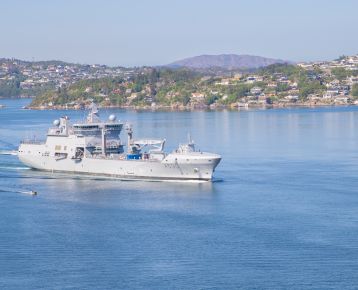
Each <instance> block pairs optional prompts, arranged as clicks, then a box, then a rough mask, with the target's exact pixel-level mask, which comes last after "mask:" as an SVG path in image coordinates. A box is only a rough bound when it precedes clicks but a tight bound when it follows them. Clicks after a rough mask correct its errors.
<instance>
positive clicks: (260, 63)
mask: <svg viewBox="0 0 358 290" xmlns="http://www.w3.org/2000/svg"><path fill="white" fill-rule="evenodd" d="M275 63H291V62H289V61H285V60H282V59H274V58H267V57H262V56H255V55H238V54H220V55H200V56H194V57H189V58H185V59H182V60H178V61H175V62H173V63H170V64H168V65H166V66H168V67H187V68H193V69H207V68H213V67H218V68H225V69H255V68H260V67H265V66H268V65H271V64H275Z"/></svg>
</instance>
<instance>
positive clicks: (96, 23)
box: [0, 0, 358, 66]
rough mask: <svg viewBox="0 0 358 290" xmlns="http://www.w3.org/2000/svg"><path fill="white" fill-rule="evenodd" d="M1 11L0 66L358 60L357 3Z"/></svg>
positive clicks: (189, 3) (84, 5)
mask: <svg viewBox="0 0 358 290" xmlns="http://www.w3.org/2000/svg"><path fill="white" fill-rule="evenodd" d="M0 11H1V17H0V31H1V33H0V58H1V57H6V58H11V57H14V58H19V59H24V60H36V61H37V60H54V59H55V60H63V61H68V62H74V63H86V64H106V65H111V66H117V65H119V66H142V65H163V64H168V63H171V62H173V61H176V60H179V59H182V58H186V57H191V56H196V55H202V54H226V53H234V54H250V55H260V56H265V57H273V58H280V59H285V60H290V61H313V60H331V59H335V58H337V57H338V56H340V55H352V54H357V53H358V37H357V30H358V17H357V11H358V1H357V0H325V1H323V0H266V1H265V0H246V1H244V0H236V1H235V0H217V1H214V0H206V1H204V0H178V1H174V0H172V1H171V0H147V1H144V0H142V1H140V0H127V1H124V0H117V1H115V0H102V1H100V0H97V1H94V0H93V1H92V0H51V1H49V0H31V1H30V0H22V1H21V0H2V1H1V2H0Z"/></svg>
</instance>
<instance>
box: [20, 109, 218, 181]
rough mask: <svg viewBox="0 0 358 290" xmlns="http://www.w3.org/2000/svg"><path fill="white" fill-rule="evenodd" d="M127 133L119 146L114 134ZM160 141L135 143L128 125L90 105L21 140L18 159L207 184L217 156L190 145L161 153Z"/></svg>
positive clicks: (55, 167)
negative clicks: (78, 118)
mask: <svg viewBox="0 0 358 290" xmlns="http://www.w3.org/2000/svg"><path fill="white" fill-rule="evenodd" d="M122 129H124V130H125V131H126V133H127V138H124V139H127V140H126V141H124V142H122V141H121V139H120V133H121V131H122ZM164 144H165V139H135V138H134V137H133V128H132V125H131V124H130V123H126V122H121V121H119V120H118V121H117V118H116V116H115V115H113V114H111V115H110V116H109V118H108V120H107V121H101V119H100V117H99V111H98V108H97V106H96V105H95V104H92V106H91V110H90V112H89V114H88V116H87V118H86V119H85V120H84V121H82V122H79V123H74V124H71V123H70V120H69V118H68V117H67V116H64V117H61V118H60V119H58V120H55V121H54V122H53V126H52V127H50V128H49V130H48V133H47V138H46V140H45V141H38V140H24V141H22V142H21V144H20V146H19V148H18V154H17V155H18V158H19V159H20V161H22V162H23V163H24V164H25V165H27V166H29V167H31V168H33V169H38V170H46V171H52V172H71V173H83V174H93V175H103V176H110V177H115V178H119V179H154V180H196V181H201V180H203V181H210V180H212V178H213V173H214V170H215V168H216V166H217V165H218V164H219V162H220V160H221V156H220V155H218V154H214V153H207V152H201V151H198V150H196V149H195V145H194V142H193V141H192V140H191V138H189V140H188V143H186V144H180V145H179V147H178V148H177V149H176V150H174V151H173V152H171V153H166V152H165V151H164Z"/></svg>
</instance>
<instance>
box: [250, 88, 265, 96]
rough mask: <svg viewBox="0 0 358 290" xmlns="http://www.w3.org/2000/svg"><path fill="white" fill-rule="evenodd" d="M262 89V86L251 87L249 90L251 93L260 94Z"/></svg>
mask: <svg viewBox="0 0 358 290" xmlns="http://www.w3.org/2000/svg"><path fill="white" fill-rule="evenodd" d="M262 91H263V89H262V88H260V87H253V88H252V89H251V90H250V93H251V94H253V95H259V94H261V93H262Z"/></svg>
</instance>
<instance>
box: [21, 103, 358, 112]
mask: <svg viewBox="0 0 358 290" xmlns="http://www.w3.org/2000/svg"><path fill="white" fill-rule="evenodd" d="M357 105H358V104H355V103H344V104H342V103H319V104H317V103H280V104H250V105H245V106H243V105H237V104H232V105H217V106H207V105H200V106H167V105H156V106H149V105H148V106H129V105H122V106H100V105H98V107H99V108H101V109H123V110H135V111H152V112H153V111H154V112H155V111H165V112H170V111H171V112H183V111H222V110H230V111H234V110H239V111H240V110H250V109H265V110H266V109H290V108H321V107H323V108H324V107H350V106H357ZM23 109H26V110H34V111H51V110H58V111H60V110H74V111H79V110H86V109H88V107H87V106H82V107H66V106H62V105H61V106H51V107H48V106H46V107H45V106H25V107H23Z"/></svg>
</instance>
